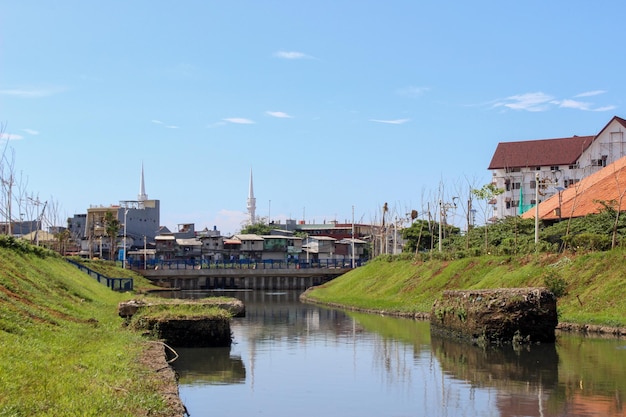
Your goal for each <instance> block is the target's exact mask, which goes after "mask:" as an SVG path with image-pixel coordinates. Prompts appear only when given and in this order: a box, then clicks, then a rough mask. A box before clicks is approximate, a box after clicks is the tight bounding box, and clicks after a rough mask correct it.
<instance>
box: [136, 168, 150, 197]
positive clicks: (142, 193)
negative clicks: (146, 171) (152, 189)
mask: <svg viewBox="0 0 626 417" xmlns="http://www.w3.org/2000/svg"><path fill="white" fill-rule="evenodd" d="M147 199H148V194H146V184H145V183H144V181H143V162H142V163H141V178H140V180H139V195H138V196H137V200H138V201H146V200H147Z"/></svg>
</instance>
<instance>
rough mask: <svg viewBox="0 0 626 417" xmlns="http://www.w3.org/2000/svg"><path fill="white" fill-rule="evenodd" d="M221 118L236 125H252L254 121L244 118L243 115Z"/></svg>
mask: <svg viewBox="0 0 626 417" xmlns="http://www.w3.org/2000/svg"><path fill="white" fill-rule="evenodd" d="M222 120H224V121H226V122H229V123H234V124H238V125H253V124H254V121H252V120H250V119H245V118H243V117H228V118H226V119H222Z"/></svg>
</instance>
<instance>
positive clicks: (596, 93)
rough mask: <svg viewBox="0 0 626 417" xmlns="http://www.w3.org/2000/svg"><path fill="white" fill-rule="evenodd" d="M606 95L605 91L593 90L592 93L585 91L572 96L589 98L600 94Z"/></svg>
mask: <svg viewBox="0 0 626 417" xmlns="http://www.w3.org/2000/svg"><path fill="white" fill-rule="evenodd" d="M604 93H606V91H604V90H594V91H587V92H585V93H580V94H576V95H575V96H574V98H578V97H591V96H597V95H600V94H604Z"/></svg>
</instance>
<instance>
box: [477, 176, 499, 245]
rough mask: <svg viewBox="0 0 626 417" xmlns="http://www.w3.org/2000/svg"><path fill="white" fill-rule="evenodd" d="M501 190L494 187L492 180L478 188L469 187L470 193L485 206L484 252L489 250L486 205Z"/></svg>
mask: <svg viewBox="0 0 626 417" xmlns="http://www.w3.org/2000/svg"><path fill="white" fill-rule="evenodd" d="M503 192H504V190H503V189H502V188H498V187H496V184H494V183H492V182H491V183H489V184H485V185H483V186H482V187H481V188H479V189H476V188H472V189H471V194H472V195H474V196H475V197H476V198H477V199H479V200H483V201H484V203H485V206H484V207H485V208H484V209H483V212H484V214H485V252H487V251H488V250H489V237H488V235H487V233H488V229H489V227H488V223H489V220H488V219H487V206H488V205H489V201H491V200H492V199H493V198H495V197H497V196H499V195H500V194H502V193H503Z"/></svg>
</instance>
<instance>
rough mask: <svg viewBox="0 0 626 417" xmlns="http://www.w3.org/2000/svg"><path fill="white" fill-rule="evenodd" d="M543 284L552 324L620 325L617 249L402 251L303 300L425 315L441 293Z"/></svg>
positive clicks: (624, 274) (625, 303)
mask: <svg viewBox="0 0 626 417" xmlns="http://www.w3.org/2000/svg"><path fill="white" fill-rule="evenodd" d="M546 283H550V284H554V283H556V284H557V285H558V286H560V287H561V289H563V290H564V291H563V292H564V293H565V294H564V295H562V296H560V297H559V299H558V302H557V308H558V313H559V322H567V323H573V324H578V325H588V324H590V325H599V326H608V327H624V326H626V315H625V314H624V312H625V311H626V251H625V250H623V249H616V250H611V251H607V252H595V253H589V254H582V255H580V254H579V255H571V254H570V255H565V254H559V255H557V254H545V253H541V254H537V255H528V256H524V257H513V256H481V257H474V258H464V259H458V260H453V261H444V260H430V261H425V262H422V261H415V260H412V259H403V256H402V255H401V256H399V257H397V258H394V257H380V258H377V259H375V260H373V261H371V262H369V263H368V264H367V265H365V266H363V267H361V268H357V269H355V270H353V271H350V272H349V273H347V274H345V275H343V276H341V277H339V278H337V279H335V280H333V281H330V282H329V283H327V284H325V285H323V286H320V287H316V288H314V289H312V290H310V291H308V292H307V294H306V297H307V298H308V299H309V300H311V301H314V302H319V303H324V304H330V305H335V306H343V307H345V308H351V309H359V310H365V311H378V312H385V313H388V314H400V315H417V316H419V315H420V314H421V313H429V312H430V309H431V306H432V304H433V302H434V301H435V300H436V299H437V298H439V297H440V296H441V294H442V292H443V291H444V290H448V289H485V288H515V287H531V286H548V285H546ZM548 287H549V286H548ZM549 288H550V287H549Z"/></svg>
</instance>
